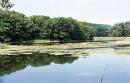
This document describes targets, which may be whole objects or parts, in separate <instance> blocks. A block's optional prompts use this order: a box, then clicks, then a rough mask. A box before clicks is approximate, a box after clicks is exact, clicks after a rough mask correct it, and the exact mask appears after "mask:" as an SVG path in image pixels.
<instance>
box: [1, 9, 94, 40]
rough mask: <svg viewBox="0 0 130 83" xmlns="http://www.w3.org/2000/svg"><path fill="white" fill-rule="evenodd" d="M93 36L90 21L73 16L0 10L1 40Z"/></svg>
mask: <svg viewBox="0 0 130 83" xmlns="http://www.w3.org/2000/svg"><path fill="white" fill-rule="evenodd" d="M92 38H93V31H92V29H91V27H90V26H89V24H88V23H86V22H79V21H77V20H75V19H73V18H64V17H59V18H50V17H48V16H42V15H39V16H30V17H26V16H25V15H24V14H21V13H18V12H15V11H8V10H0V41H1V42H17V41H18V42H19V41H21V42H22V41H25V40H32V39H49V40H59V41H71V40H74V41H86V40H91V39H92Z"/></svg>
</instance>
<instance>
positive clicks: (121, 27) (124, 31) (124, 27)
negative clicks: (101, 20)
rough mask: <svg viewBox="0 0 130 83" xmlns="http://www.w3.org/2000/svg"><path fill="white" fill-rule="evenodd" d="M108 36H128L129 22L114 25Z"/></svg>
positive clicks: (129, 31) (129, 30) (129, 32)
mask: <svg viewBox="0 0 130 83" xmlns="http://www.w3.org/2000/svg"><path fill="white" fill-rule="evenodd" d="M110 36H114V37H126V36H130V22H125V23H117V24H115V25H114V26H113V27H112V29H111V30H110Z"/></svg>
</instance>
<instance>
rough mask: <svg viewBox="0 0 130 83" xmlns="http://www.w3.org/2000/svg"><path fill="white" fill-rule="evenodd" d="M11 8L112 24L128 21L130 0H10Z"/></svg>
mask: <svg viewBox="0 0 130 83" xmlns="http://www.w3.org/2000/svg"><path fill="white" fill-rule="evenodd" d="M11 2H12V3H14V4H15V6H14V7H13V8H12V10H15V11H18V12H21V13H24V14H26V15H27V16H31V15H46V16H50V17H73V18H74V19H77V20H80V21H86V22H91V23H98V24H110V25H113V24H115V23H118V22H125V21H130V11H129V10H130V0H11Z"/></svg>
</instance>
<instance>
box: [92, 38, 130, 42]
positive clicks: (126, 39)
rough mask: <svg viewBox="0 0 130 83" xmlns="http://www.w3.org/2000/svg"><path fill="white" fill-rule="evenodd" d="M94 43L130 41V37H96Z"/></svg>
mask: <svg viewBox="0 0 130 83" xmlns="http://www.w3.org/2000/svg"><path fill="white" fill-rule="evenodd" d="M94 41H130V37H94Z"/></svg>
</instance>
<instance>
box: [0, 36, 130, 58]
mask: <svg viewBox="0 0 130 83" xmlns="http://www.w3.org/2000/svg"><path fill="white" fill-rule="evenodd" d="M95 38H96V39H95ZM95 38H94V41H91V42H78V43H59V42H57V41H51V42H50V41H47V40H46V41H45V40H35V41H33V43H31V44H29V43H24V44H21V45H7V46H6V44H3V47H4V46H6V47H7V48H6V47H5V48H4V49H0V55H19V54H32V53H34V52H40V53H49V54H54V55H65V54H72V55H76V56H77V55H81V54H82V55H86V54H88V51H87V50H86V49H97V48H114V49H119V48H129V47H130V41H129V40H128V39H129V38H128V37H127V38H125V39H127V40H123V39H122V37H121V38H118V40H112V39H114V38H112V37H111V38H109V37H108V38H106V37H102V38H101V37H95ZM121 39H122V41H121ZM1 45H2V44H1ZM84 50H85V51H84Z"/></svg>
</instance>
